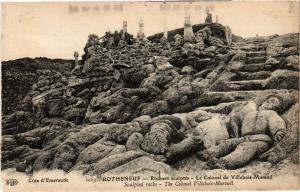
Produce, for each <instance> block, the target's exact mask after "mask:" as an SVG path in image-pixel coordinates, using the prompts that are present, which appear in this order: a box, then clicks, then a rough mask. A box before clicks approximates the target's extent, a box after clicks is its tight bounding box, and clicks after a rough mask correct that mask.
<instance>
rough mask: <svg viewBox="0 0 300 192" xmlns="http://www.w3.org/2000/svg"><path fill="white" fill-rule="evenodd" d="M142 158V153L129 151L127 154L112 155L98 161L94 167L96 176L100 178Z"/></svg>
mask: <svg viewBox="0 0 300 192" xmlns="http://www.w3.org/2000/svg"><path fill="white" fill-rule="evenodd" d="M141 156H143V153H142V152H140V151H127V152H125V153H120V154H115V155H111V156H109V157H106V158H104V159H102V160H100V161H98V162H97V163H96V164H95V165H94V174H96V175H99V176H100V175H102V174H103V173H105V172H107V171H109V170H111V169H114V168H116V167H119V166H121V165H123V164H125V163H128V162H130V161H132V160H134V159H136V158H138V157H141Z"/></svg>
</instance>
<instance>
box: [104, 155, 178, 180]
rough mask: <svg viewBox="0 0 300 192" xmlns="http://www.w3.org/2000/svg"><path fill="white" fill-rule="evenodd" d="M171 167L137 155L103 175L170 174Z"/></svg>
mask: <svg viewBox="0 0 300 192" xmlns="http://www.w3.org/2000/svg"><path fill="white" fill-rule="evenodd" d="M172 172H173V171H172V168H171V167H170V166H169V165H168V164H165V163H161V162H157V161H155V160H153V159H151V158H149V157H139V158H136V159H134V160H132V161H130V162H128V163H126V164H123V165H121V166H119V167H117V168H114V169H112V170H110V171H108V172H106V173H105V174H104V176H105V175H120V174H121V175H122V174H126V175H154V174H158V173H159V174H162V175H170V174H172Z"/></svg>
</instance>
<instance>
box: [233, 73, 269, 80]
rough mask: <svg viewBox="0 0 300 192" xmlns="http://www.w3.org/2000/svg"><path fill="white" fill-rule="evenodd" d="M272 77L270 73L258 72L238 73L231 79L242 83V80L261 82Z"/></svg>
mask: <svg viewBox="0 0 300 192" xmlns="http://www.w3.org/2000/svg"><path fill="white" fill-rule="evenodd" d="M270 76H271V72H270V71H258V72H253V73H251V72H238V73H236V74H235V76H233V77H232V78H231V80H232V81H242V80H255V79H256V80H259V79H266V78H268V77H270Z"/></svg>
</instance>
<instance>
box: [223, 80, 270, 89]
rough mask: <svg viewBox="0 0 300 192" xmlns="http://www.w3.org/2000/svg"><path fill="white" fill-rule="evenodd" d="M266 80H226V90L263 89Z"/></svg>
mask: <svg viewBox="0 0 300 192" xmlns="http://www.w3.org/2000/svg"><path fill="white" fill-rule="evenodd" d="M264 81H265V80H246V81H227V82H225V87H226V89H224V90H226V91H242V90H262V89H264V86H263V83H264Z"/></svg>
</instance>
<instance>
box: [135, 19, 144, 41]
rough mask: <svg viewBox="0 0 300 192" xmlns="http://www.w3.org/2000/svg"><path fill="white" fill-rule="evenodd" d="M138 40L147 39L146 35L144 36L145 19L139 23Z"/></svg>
mask: <svg viewBox="0 0 300 192" xmlns="http://www.w3.org/2000/svg"><path fill="white" fill-rule="evenodd" d="M137 38H138V39H144V38H145V34H144V21H143V19H141V20H140V21H139V32H138V34H137Z"/></svg>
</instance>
